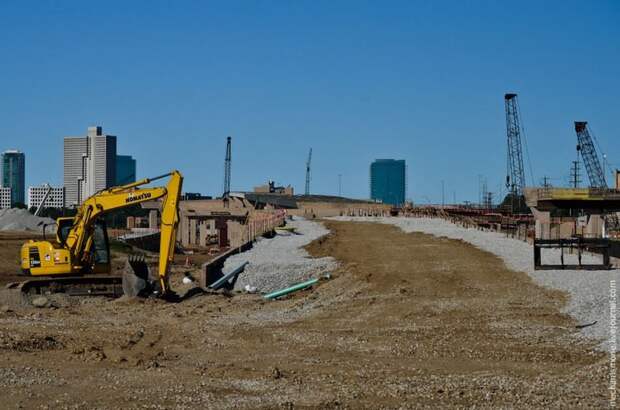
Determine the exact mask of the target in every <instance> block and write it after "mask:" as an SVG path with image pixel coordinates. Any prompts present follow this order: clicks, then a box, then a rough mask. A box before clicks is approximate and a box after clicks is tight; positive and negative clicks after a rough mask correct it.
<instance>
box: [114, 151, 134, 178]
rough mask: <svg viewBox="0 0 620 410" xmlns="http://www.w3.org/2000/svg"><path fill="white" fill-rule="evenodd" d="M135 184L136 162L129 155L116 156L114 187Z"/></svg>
mask: <svg viewBox="0 0 620 410" xmlns="http://www.w3.org/2000/svg"><path fill="white" fill-rule="evenodd" d="M132 182H136V160H135V159H133V157H132V156H131V155H117V156H116V185H125V184H130V183H132Z"/></svg>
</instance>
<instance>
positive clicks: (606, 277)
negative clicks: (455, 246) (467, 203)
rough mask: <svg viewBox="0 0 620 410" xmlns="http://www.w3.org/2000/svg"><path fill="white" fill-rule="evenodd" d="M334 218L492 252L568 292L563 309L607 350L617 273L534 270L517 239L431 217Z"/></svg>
mask: <svg viewBox="0 0 620 410" xmlns="http://www.w3.org/2000/svg"><path fill="white" fill-rule="evenodd" d="M333 219H335V220H354V221H371V222H381V223H386V224H392V225H396V226H398V227H399V228H401V229H402V230H403V231H405V232H423V233H427V234H431V235H435V236H442V237H447V238H451V239H460V240H463V241H465V242H468V243H470V244H472V245H474V246H476V247H477V248H479V249H482V250H485V251H487V252H491V253H493V254H495V255H497V256H499V257H500V258H502V260H503V261H504V263H505V264H506V266H507V267H508V268H509V269H512V270H515V271H521V272H525V273H527V274H528V275H529V276H530V277H531V278H532V279H533V280H534V281H535V282H536V283H537V284H539V285H542V286H547V287H550V288H554V289H559V290H562V291H565V292H568V293H569V294H570V299H569V302H568V304H567V305H566V307H565V308H564V309H563V311H564V312H565V313H567V314H569V315H571V316H572V317H574V318H575V319H576V320H577V322H578V324H579V325H590V324H592V323H595V322H596V323H595V324H593V325H591V326H586V327H584V328H582V329H581V334H582V335H583V336H585V337H589V338H595V339H597V340H599V341H600V344H599V348H600V349H601V350H605V351H609V349H610V345H609V342H608V340H609V336H610V333H609V332H610V326H609V320H610V300H609V294H610V283H611V281H612V280H615V281H616V286H618V285H620V272H619V271H618V270H611V271H580V270H544V271H541V270H539V271H536V270H534V265H533V250H532V246H531V245H529V244H527V243H525V242H523V241H519V240H516V239H512V238H507V237H506V236H505V235H504V234H500V233H496V232H487V231H479V230H476V229H467V228H463V227H460V226H457V225H454V224H452V223H450V222H448V221H445V220H442V219H431V218H386V217H383V218H373V217H336V218H333ZM565 258H566V259H565V261H566V263H576V257H572V258H570V257H566V255H565ZM559 260H560V251H559V250H557V249H549V250H543V263H550V262H551V263H559ZM594 262H596V263H598V262H600V256H591V255H584V257H583V263H594Z"/></svg>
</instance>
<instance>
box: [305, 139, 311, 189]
mask: <svg viewBox="0 0 620 410" xmlns="http://www.w3.org/2000/svg"><path fill="white" fill-rule="evenodd" d="M311 161H312V148H310V152H309V153H308V161H306V189H305V191H304V193H305V194H306V195H310V162H311Z"/></svg>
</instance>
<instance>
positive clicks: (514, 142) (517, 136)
mask: <svg viewBox="0 0 620 410" xmlns="http://www.w3.org/2000/svg"><path fill="white" fill-rule="evenodd" d="M504 105H505V108H506V135H507V137H508V145H507V146H508V158H507V159H508V163H507V165H508V166H507V175H506V188H507V189H509V190H510V192H511V193H512V195H513V196H521V195H523V188H524V187H525V171H524V170H523V149H522V146H521V121H520V119H519V103H518V101H517V94H505V95H504Z"/></svg>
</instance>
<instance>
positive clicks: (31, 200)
mask: <svg viewBox="0 0 620 410" xmlns="http://www.w3.org/2000/svg"><path fill="white" fill-rule="evenodd" d="M44 199H45V202H44V203H43V207H44V208H62V207H63V206H65V188H64V187H52V186H49V185H41V186H31V187H28V208H33V207H34V208H38V207H39V205H41V202H42V201H43V200H44Z"/></svg>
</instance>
